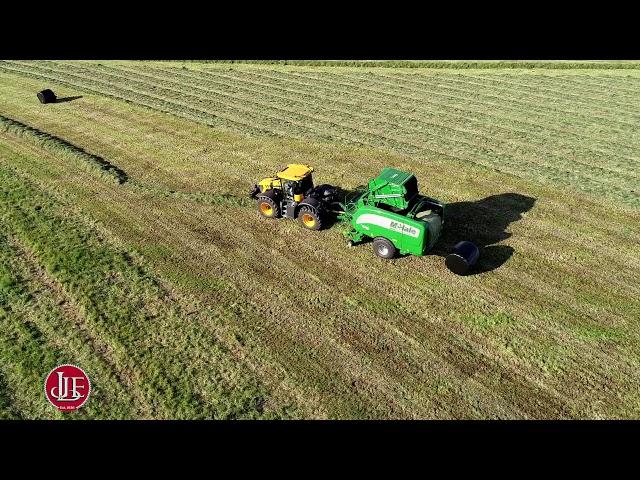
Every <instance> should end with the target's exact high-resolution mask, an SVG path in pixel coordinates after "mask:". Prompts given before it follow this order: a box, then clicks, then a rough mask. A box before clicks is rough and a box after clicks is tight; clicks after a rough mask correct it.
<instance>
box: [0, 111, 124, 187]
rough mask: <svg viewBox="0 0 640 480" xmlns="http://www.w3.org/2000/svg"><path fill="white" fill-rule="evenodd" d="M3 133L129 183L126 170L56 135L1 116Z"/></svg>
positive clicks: (118, 181)
mask: <svg viewBox="0 0 640 480" xmlns="http://www.w3.org/2000/svg"><path fill="white" fill-rule="evenodd" d="M2 132H6V133H9V134H12V135H17V136H20V137H23V138H25V139H28V140H29V141H31V142H34V143H36V144H38V145H40V146H41V147H43V148H45V149H49V150H52V149H53V150H56V151H58V152H64V153H66V154H68V155H73V156H75V157H77V158H78V159H79V160H80V161H81V162H85V163H86V164H88V165H89V166H91V167H93V168H94V169H96V170H97V171H98V172H99V173H100V174H102V175H105V176H106V177H108V178H110V179H112V180H113V181H115V182H117V183H119V184H123V183H125V182H126V181H127V174H126V173H125V172H124V170H122V169H120V168H118V167H117V166H115V165H113V164H111V163H109V162H108V161H106V160H105V159H104V158H102V157H99V156H97V155H93V154H90V153H88V152H86V151H85V150H84V149H82V148H79V147H77V146H75V145H73V144H71V143H69V142H67V141H66V140H64V139H62V138H58V137H56V136H55V135H51V134H49V133H47V132H43V131H41V130H38V129H37V128H33V127H30V126H29V125H25V124H24V123H21V122H18V121H17V120H14V119H11V118H8V117H5V116H3V115H0V133H2Z"/></svg>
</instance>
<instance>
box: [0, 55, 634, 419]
mask: <svg viewBox="0 0 640 480" xmlns="http://www.w3.org/2000/svg"><path fill="white" fill-rule="evenodd" d="M302 63H303V62H300V64H297V65H282V64H248V65H244V64H237V63H233V64H229V63H195V62H184V63H179V62H106V61H105V62H68V61H39V62H26V61H24V62H22V61H0V179H1V181H0V218H1V220H2V221H1V222H0V258H1V259H2V262H0V322H1V323H2V328H1V329H0V418H15V417H19V418H67V416H69V415H68V414H66V416H65V415H63V414H59V413H57V412H56V411H55V409H54V408H53V407H51V405H49V404H48V402H47V400H46V399H45V397H44V395H43V393H42V384H43V381H44V377H45V376H46V374H47V373H48V372H49V371H50V370H51V369H52V368H53V367H55V366H56V365H58V364H60V363H75V364H78V365H80V366H82V367H83V368H84V369H85V371H87V373H88V374H89V376H90V377H91V381H92V385H93V387H94V391H93V392H92V397H91V399H90V400H89V402H88V403H87V405H86V406H85V407H83V408H82V409H81V410H80V411H78V412H77V414H74V415H71V417H82V418H638V417H640V392H639V391H638V389H637V385H638V383H639V382H640V325H639V322H638V320H639V319H640V299H639V295H638V294H639V293H640V287H639V286H638V285H640V256H639V255H638V254H639V253H640V252H639V250H638V245H639V244H640V210H639V207H640V189H639V188H638V187H639V185H638V180H639V177H640V168H638V167H639V164H640V130H638V128H637V125H638V122H639V120H640V108H639V107H640V69H638V68H636V67H637V64H636V63H623V64H621V67H624V68H616V65H615V64H614V65H609V64H607V65H601V67H602V68H598V65H594V64H593V63H591V64H589V65H587V66H585V68H579V67H580V64H573V65H569V66H568V67H567V68H553V66H550V65H543V64H541V65H540V67H543V66H544V67H546V68H530V67H532V66H531V65H521V66H514V65H510V66H501V65H491V68H489V66H487V65H473V64H471V65H467V64H466V65H460V67H461V68H455V64H451V65H439V66H432V67H437V68H427V66H425V65H405V64H402V63H401V64H398V65H395V66H394V65H392V66H389V65H387V64H382V65H378V66H366V65H362V66H352V65H348V66H342V65H330V64H327V65H322V66H317V67H314V66H310V65H304V64H302ZM525 66H526V67H528V68H522V67H525ZM462 67H464V68H462ZM569 67H570V68H569ZM46 87H49V88H52V89H53V90H54V91H55V92H56V94H57V95H58V97H61V98H63V99H64V101H62V102H60V103H56V104H51V105H41V104H39V103H38V102H37V100H36V97H35V93H36V92H37V91H39V90H41V89H42V88H46ZM291 162H301V163H309V164H312V165H313V166H314V167H315V168H316V171H317V173H316V174H314V175H315V180H316V182H322V183H331V184H336V185H340V186H342V187H344V188H353V187H355V186H357V185H360V184H362V183H364V182H365V181H366V180H367V179H369V178H370V177H372V176H374V175H376V174H377V173H378V172H379V170H380V169H381V168H382V167H384V166H395V167H398V168H402V169H406V170H410V171H412V172H414V173H415V174H416V175H417V177H418V180H419V183H420V186H421V191H422V192H424V193H425V194H428V195H430V196H433V197H436V198H439V199H441V200H443V201H445V202H447V204H448V206H447V218H448V222H449V223H448V225H447V227H446V228H447V229H446V232H445V234H444V237H443V238H442V241H441V242H440V244H439V245H438V247H437V248H436V250H435V251H434V255H430V256H427V257H422V258H417V257H406V258H400V259H395V260H392V261H384V260H381V259H379V258H377V257H375V256H373V253H372V251H371V248H370V246H368V245H363V246H361V247H357V248H355V249H347V248H346V246H345V242H344V239H343V238H342V235H341V232H340V230H341V227H340V225H336V226H334V227H332V228H331V229H329V230H326V231H322V232H310V231H305V230H302V229H301V228H300V227H299V226H298V225H297V224H296V223H295V222H290V221H286V220H283V221H278V222H274V221H268V220H263V219H261V218H259V217H258V215H257V213H256V212H255V206H254V204H253V202H252V201H251V200H249V199H248V198H246V197H247V191H248V190H249V188H250V187H251V186H252V185H253V184H254V183H255V182H256V181H257V180H259V179H261V178H263V177H265V176H268V175H271V174H273V173H274V172H275V171H276V169H277V168H279V167H280V166H282V165H284V164H286V163H291ZM460 239H469V240H472V241H474V242H476V243H477V244H478V245H479V246H480V247H481V249H482V254H481V260H480V264H479V268H478V271H477V272H476V274H474V275H471V276H467V277H457V276H454V275H453V274H451V273H450V272H449V271H448V270H447V269H446V268H445V266H444V260H443V255H445V254H446V253H447V252H448V250H449V249H450V248H451V246H452V245H453V244H454V243H455V242H456V241H457V240H460Z"/></svg>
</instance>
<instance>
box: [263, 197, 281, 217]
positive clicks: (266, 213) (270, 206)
mask: <svg viewBox="0 0 640 480" xmlns="http://www.w3.org/2000/svg"><path fill="white" fill-rule="evenodd" d="M258 213H260V215H262V216H263V217H265V218H278V217H279V216H280V207H278V204H277V203H276V202H275V201H274V200H273V199H272V198H269V197H258Z"/></svg>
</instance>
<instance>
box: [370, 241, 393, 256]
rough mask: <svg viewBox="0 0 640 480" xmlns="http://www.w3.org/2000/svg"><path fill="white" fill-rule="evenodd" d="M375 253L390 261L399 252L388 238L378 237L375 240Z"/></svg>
mask: <svg viewBox="0 0 640 480" xmlns="http://www.w3.org/2000/svg"><path fill="white" fill-rule="evenodd" d="M373 253H375V254H376V255H377V256H379V257H380V258H386V259H389V258H393V257H395V255H396V253H397V250H396V247H395V246H394V245H393V243H391V242H390V241H389V240H387V239H386V238H383V237H376V238H374V239H373Z"/></svg>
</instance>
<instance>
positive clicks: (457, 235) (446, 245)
mask: <svg viewBox="0 0 640 480" xmlns="http://www.w3.org/2000/svg"><path fill="white" fill-rule="evenodd" d="M535 202H536V198H534V197H529V196H527V195H522V194H519V193H501V194H498V195H491V196H489V197H486V198H483V199H481V200H476V201H470V202H455V203H449V204H447V205H446V206H445V216H444V218H445V223H444V228H443V230H442V235H441V237H440V239H439V240H438V243H436V245H435V246H434V248H433V250H432V251H431V253H432V254H434V255H439V256H442V257H446V256H447V255H448V254H449V253H451V250H452V249H453V247H454V245H455V244H456V243H458V242H459V241H461V240H468V241H470V242H473V243H475V244H476V245H477V246H478V248H479V249H480V258H479V259H478V263H477V264H476V265H475V267H474V268H473V269H472V270H471V271H470V272H469V275H474V274H479V273H484V272H489V271H491V270H495V269H496V268H498V267H500V266H501V265H503V264H504V263H505V262H506V261H507V260H509V258H511V256H512V255H513V253H514V249H513V248H512V247H509V246H507V245H495V244H496V243H498V242H501V241H502V240H506V239H507V238H509V237H510V236H511V234H510V233H509V232H507V231H506V229H507V227H508V226H509V225H510V224H511V223H513V222H517V221H518V220H521V219H522V214H523V213H525V212H527V211H529V210H531V208H533V205H534V204H535Z"/></svg>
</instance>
